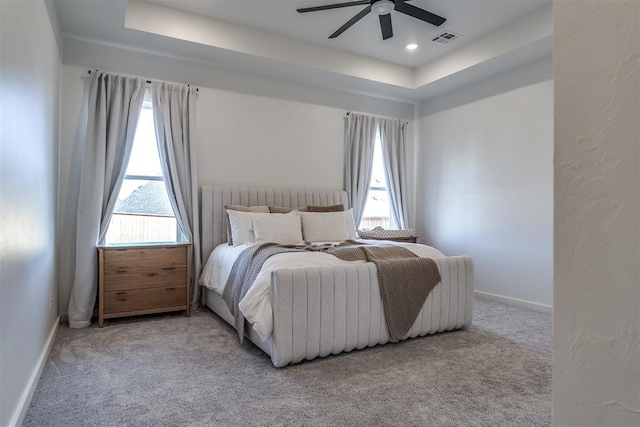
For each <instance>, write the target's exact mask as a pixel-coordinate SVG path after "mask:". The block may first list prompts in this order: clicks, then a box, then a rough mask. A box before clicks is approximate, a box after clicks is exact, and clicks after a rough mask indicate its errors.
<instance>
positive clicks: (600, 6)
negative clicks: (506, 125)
mask: <svg viewBox="0 0 640 427" xmlns="http://www.w3.org/2000/svg"><path fill="white" fill-rule="evenodd" d="M554 3H555V10H554V17H555V18H554V19H555V24H554V25H555V108H556V113H555V114H556V117H555V140H556V149H555V177H556V178H555V192H556V197H555V288H554V299H555V311H554V322H553V324H554V341H555V343H554V366H553V404H554V411H553V421H554V425H556V426H559V427H560V426H578V425H579V426H638V425H640V273H639V271H638V269H639V268H640V267H639V266H640V251H639V246H640V224H639V212H640V205H639V202H640V181H639V179H640V174H639V169H640V157H639V156H640V149H639V145H640V128H639V126H640V125H639V123H640V33H639V32H640V4H639V3H638V2H637V0H621V1H615V2H599V1H582V2H572V1H556V2H554Z"/></svg>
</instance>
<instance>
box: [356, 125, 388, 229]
mask: <svg viewBox="0 0 640 427" xmlns="http://www.w3.org/2000/svg"><path fill="white" fill-rule="evenodd" d="M390 206H391V204H390V203H389V191H388V189H387V177H386V176H385V174H384V160H383V158H382V141H381V140H380V133H378V134H377V135H376V142H375V147H374V150H373V170H372V172H371V182H370V183H369V194H368V195H367V203H366V204H365V207H364V213H363V214H362V221H360V225H359V228H369V229H370V228H374V227H378V226H379V227H383V228H389V227H390V226H391V207H390Z"/></svg>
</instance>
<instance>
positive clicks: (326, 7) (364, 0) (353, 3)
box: [297, 0, 371, 13]
mask: <svg viewBox="0 0 640 427" xmlns="http://www.w3.org/2000/svg"><path fill="white" fill-rule="evenodd" d="M364 4H371V1H370V0H361V1H348V2H346V3H336V4H327V5H324V6H315V7H303V8H302V9H297V10H298V12H300V13H305V12H317V11H319V10H329V9H339V8H341V7H349V6H360V5H364Z"/></svg>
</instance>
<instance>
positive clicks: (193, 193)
mask: <svg viewBox="0 0 640 427" xmlns="http://www.w3.org/2000/svg"><path fill="white" fill-rule="evenodd" d="M151 93H152V98H153V117H154V122H155V127H156V136H157V139H158V151H159V152H160V161H161V163H162V171H163V174H164V176H165V182H166V185H167V192H168V193H169V200H170V201H171V205H172V206H173V211H174V212H175V214H176V220H177V222H178V225H179V226H180V229H181V230H182V232H183V233H184V237H185V239H186V240H187V241H189V242H191V243H192V250H193V252H192V257H191V259H192V263H191V280H192V282H191V290H192V292H191V295H192V303H193V304H197V302H198V298H199V295H198V292H195V291H196V289H197V287H196V284H197V283H198V276H199V274H200V265H201V260H200V235H199V230H200V225H199V217H198V183H197V169H196V160H197V156H196V143H195V125H196V98H197V93H196V89H195V88H194V89H192V88H190V87H189V86H186V85H178V84H169V83H161V82H154V83H152V85H151Z"/></svg>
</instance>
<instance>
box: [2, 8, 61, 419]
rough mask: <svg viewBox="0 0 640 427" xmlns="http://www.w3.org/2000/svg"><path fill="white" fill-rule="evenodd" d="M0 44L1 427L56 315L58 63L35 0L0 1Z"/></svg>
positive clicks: (13, 414)
mask: <svg viewBox="0 0 640 427" xmlns="http://www.w3.org/2000/svg"><path fill="white" fill-rule="evenodd" d="M0 40H1V43H0V52H1V63H2V68H1V70H2V71H1V72H0V93H1V94H0V426H8V425H14V424H15V423H16V422H17V421H19V420H18V418H19V417H20V409H21V406H22V405H23V404H24V403H25V401H27V403H28V399H27V395H26V394H25V392H27V391H28V390H26V389H27V386H28V385H29V383H30V379H31V378H33V377H32V375H35V374H37V370H36V369H37V366H36V365H37V361H38V359H39V357H40V355H41V353H42V351H43V348H44V346H45V343H46V341H47V338H48V336H49V334H50V332H51V330H52V328H53V326H54V322H55V320H56V316H57V306H56V304H57V295H58V287H57V281H56V265H55V262H56V245H55V238H56V229H55V224H56V223H55V219H56V218H55V216H56V170H57V168H56V161H57V154H56V149H57V143H58V100H59V78H60V58H59V56H58V47H57V45H56V38H55V35H54V31H53V29H52V26H51V22H50V20H49V15H48V14H47V8H46V6H45V3H44V1H42V0H38V1H4V0H3V1H0ZM51 302H52V303H53V304H52V305H50V303H51Z"/></svg>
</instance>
